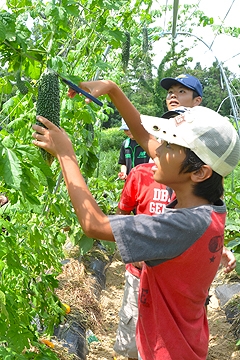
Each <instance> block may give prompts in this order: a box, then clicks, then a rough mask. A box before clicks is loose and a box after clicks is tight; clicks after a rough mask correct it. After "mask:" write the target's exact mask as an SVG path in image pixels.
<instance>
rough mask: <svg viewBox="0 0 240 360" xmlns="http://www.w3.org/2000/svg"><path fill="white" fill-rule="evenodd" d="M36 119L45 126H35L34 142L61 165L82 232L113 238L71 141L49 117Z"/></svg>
mask: <svg viewBox="0 0 240 360" xmlns="http://www.w3.org/2000/svg"><path fill="white" fill-rule="evenodd" d="M37 119H38V120H39V121H40V122H41V123H43V124H44V125H45V126H46V128H44V127H42V126H39V125H36V124H35V125H33V129H34V130H35V131H36V132H35V133H34V134H33V137H34V138H35V140H33V143H34V145H36V146H38V147H40V148H42V149H44V150H46V151H48V152H49V153H51V154H52V155H54V156H55V157H56V158H57V159H58V161H59V163H60V165H61V168H62V173H63V177H64V180H65V183H66V186H67V190H68V193H69V196H70V198H71V202H72V204H73V207H74V209H75V212H76V215H77V217H78V220H79V223H80V225H81V226H82V229H83V231H84V232H85V234H86V235H87V236H89V237H93V238H96V239H100V240H109V241H114V236H113V233H112V229H111V226H110V222H109V219H108V217H107V216H106V215H105V214H104V213H103V212H102V210H101V209H100V208H99V206H98V205H97V203H96V201H95V199H94V197H93V196H92V194H91V192H90V191H89V189H88V187H87V185H86V183H85V181H84V178H83V176H82V174H81V172H80V169H79V166H78V162H77V158H76V155H75V153H74V150H73V147H72V143H71V141H70V139H69V138H68V136H67V134H66V133H65V131H63V130H61V129H59V128H58V127H57V126H55V125H54V124H53V123H51V122H50V121H49V120H47V119H45V118H43V117H42V116H38V117H37Z"/></svg>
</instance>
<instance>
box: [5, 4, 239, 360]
mask: <svg viewBox="0 0 240 360" xmlns="http://www.w3.org/2000/svg"><path fill="white" fill-rule="evenodd" d="M6 4H7V7H6V10H1V11H0V64H1V71H0V74H1V76H0V93H1V97H0V125H1V127H2V130H1V131H0V159H1V161H0V192H1V193H4V194H6V195H7V196H8V198H9V203H8V204H7V205H5V206H3V207H2V208H1V209H0V215H1V216H0V241H1V247H0V358H2V359H26V358H28V359H33V358H34V359H46V358H47V359H56V355H55V354H54V353H53V352H51V351H50V350H48V349H47V348H46V347H45V346H44V345H41V344H40V343H39V342H38V339H39V336H40V335H42V334H44V335H45V336H48V335H51V334H52V333H53V328H54V326H56V325H57V324H59V322H61V321H62V320H63V316H64V310H63V308H62V305H61V303H60V301H59V299H58V298H57V296H56V295H55V292H54V291H55V289H56V288H57V286H58V282H57V280H56V278H57V275H58V274H59V273H60V272H61V260H62V259H63V258H64V254H63V251H62V246H63V244H64V243H65V240H66V234H65V232H64V228H66V227H70V229H71V230H70V234H69V236H70V238H71V240H72V242H73V243H74V244H76V243H80V244H81V249H82V253H85V252H86V251H87V250H88V249H89V244H90V245H91V244H92V242H93V239H88V238H86V237H85V236H84V235H83V232H82V230H81V228H80V226H79V224H78V221H77V219H76V216H75V213H74V210H73V208H72V206H71V203H70V202H69V198H68V195H67V193H66V189H65V186H64V184H63V182H62V181H61V172H60V168H59V165H58V163H57V162H54V163H53V164H52V166H51V168H50V167H48V166H47V165H46V163H45V162H44V160H43V159H42V157H41V153H40V151H39V150H38V149H36V148H35V147H34V146H33V145H32V124H33V123H35V121H36V99H37V89H38V81H39V78H40V75H41V73H42V72H43V71H44V70H45V68H46V67H50V68H52V69H54V70H55V71H56V72H58V73H60V74H61V75H63V76H65V77H67V78H69V79H70V80H72V81H74V82H76V83H78V82H79V81H81V80H91V79H97V78H110V79H112V80H113V81H115V82H117V83H118V84H119V85H120V86H121V87H122V89H123V90H124V91H125V93H126V94H127V96H128V97H129V98H130V100H131V101H132V102H133V103H134V104H135V105H136V107H137V108H138V109H139V111H140V112H141V113H145V114H149V115H156V116H160V115H161V114H162V113H163V112H164V111H165V110H166V108H165V95H166V94H165V91H164V90H163V89H162V88H160V85H159V81H160V79H161V78H163V77H165V76H175V75H178V74H179V73H183V72H184V73H186V72H190V73H192V74H193V75H196V76H198V77H199V79H200V80H201V81H202V83H203V84H204V105H207V106H209V107H211V108H212V109H214V110H217V108H218V106H219V104H220V103H221V102H222V101H223V100H224V99H225V98H226V97H227V92H226V88H225V87H222V85H221V79H220V75H219V69H218V68H217V64H213V66H212V67H211V68H210V69H202V68H201V65H200V64H196V66H195V68H194V69H192V67H191V69H190V67H189V66H190V64H191V61H192V59H191V58H187V57H186V52H187V50H188V49H186V48H184V46H183V44H178V45H180V50H177V51H176V45H177V44H176V42H175V40H173V39H170V40H169V52H168V53H167V54H166V56H165V57H164V59H163V60H162V62H161V63H160V64H159V67H158V68H157V69H155V70H156V73H157V75H156V76H155V75H153V70H154V67H153V64H152V59H153V53H152V45H153V43H154V42H156V41H159V40H160V34H161V32H162V30H163V29H161V28H160V27H158V26H156V24H157V19H158V18H160V17H161V16H163V14H164V13H165V12H166V11H168V12H170V13H172V7H171V6H169V7H167V8H166V7H165V6H163V7H161V8H159V10H154V11H152V10H151V5H152V1H151V0H144V1H141V0H135V1H130V0H119V1H117V2H116V1H113V0H91V1H90V0H81V1H75V0H61V1H60V0H59V1H58V0H50V1H40V0H7V1H6ZM191 7H192V6H191V5H189V6H187V7H184V8H182V9H180V11H179V15H178V17H179V18H178V21H179V22H178V23H179V25H178V26H179V30H181V31H188V30H189V31H190V30H191V28H192V26H193V25H194V24H199V26H211V25H212V24H213V19H212V18H210V19H209V18H207V17H206V16H205V15H204V14H203V13H202V12H200V11H197V12H195V16H194V17H193V18H192V19H190V20H188V21H185V19H186V14H187V13H188V11H189V10H190V9H191ZM167 26H168V30H171V21H170V22H169V24H168V25H167ZM216 29H217V27H216ZM146 30H147V34H146ZM221 31H224V28H221ZM126 32H128V33H129V34H130V50H129V51H130V53H129V59H128V63H127V66H126V62H125V66H124V67H123V61H122V60H123V59H122V46H123V42H124V41H125V34H126ZM226 32H227V33H229V34H231V35H232V36H238V34H239V32H238V31H237V29H235V28H234V29H229V28H227V29H226ZM146 35H148V37H146ZM227 74H228V78H229V80H230V82H231V86H232V87H233V89H234V91H235V92H239V86H240V82H239V79H237V78H236V77H235V76H234V74H231V73H230V72H227ZM66 93H67V88H66V86H65V85H64V84H63V83H60V95H61V126H62V127H63V128H64V129H65V130H66V131H67V133H68V134H69V136H70V138H71V140H72V141H73V144H74V147H75V150H76V153H77V157H78V161H79V165H80V167H81V170H82V172H83V174H84V176H85V179H86V181H87V182H88V185H89V187H90V188H91V191H92V192H93V194H94V196H95V197H96V200H97V202H98V203H99V205H100V206H101V208H102V209H103V211H104V212H105V213H108V214H110V213H114V211H115V208H116V205H117V201H118V198H119V195H120V191H121V188H122V185H123V184H122V183H121V182H119V181H117V180H116V178H117V173H118V170H119V167H118V164H117V160H118V151H119V147H120V144H121V141H122V140H123V133H122V132H121V131H119V130H118V126H120V120H121V116H120V115H119V114H118V113H117V112H116V109H114V107H113V106H112V105H111V104H109V99H108V98H107V97H105V98H104V97H103V99H101V100H103V102H104V106H103V107H102V108H100V107H98V106H97V105H95V104H90V105H86V103H85V102H84V98H83V97H79V96H76V97H75V98H74V99H69V98H68V97H67V95H66ZM220 112H221V113H222V114H224V115H231V107H230V103H229V101H225V102H224V103H223V105H222V107H221V109H220ZM102 124H103V125H104V124H105V125H106V127H110V129H109V130H106V131H103V130H102ZM112 126H114V129H111V127H112ZM235 174H238V170H237V171H236V173H235ZM235 174H234V178H233V180H232V178H229V180H228V179H227V182H226V184H227V192H226V199H227V204H228V206H229V210H230V211H229V219H228V224H227V238H226V239H227V241H229V246H230V247H232V248H233V249H234V250H235V252H236V254H238V252H239V253H240V241H239V226H238V225H239V186H238V183H237V180H236V179H237V175H235ZM9 220H10V221H9ZM32 346H35V347H36V348H37V349H38V355H36V353H35V352H34V351H33V350H32ZM23 350H24V352H23Z"/></svg>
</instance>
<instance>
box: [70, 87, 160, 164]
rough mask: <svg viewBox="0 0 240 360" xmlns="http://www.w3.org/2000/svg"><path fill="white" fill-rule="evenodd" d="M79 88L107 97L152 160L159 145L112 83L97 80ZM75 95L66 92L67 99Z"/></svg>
mask: <svg viewBox="0 0 240 360" xmlns="http://www.w3.org/2000/svg"><path fill="white" fill-rule="evenodd" d="M80 87H81V88H82V89H84V90H85V91H87V92H89V93H91V94H92V95H93V96H95V97H99V96H101V95H108V96H109V97H110V99H111V101H112V102H113V104H114V105H115V106H116V108H117V109H118V111H119V112H120V114H121V115H122V117H123V118H124V120H125V121H126V123H127V125H128V127H129V129H130V130H131V133H132V135H133V136H134V139H135V140H136V141H137V143H138V144H140V145H141V146H142V148H143V149H144V150H145V151H147V153H148V154H149V155H150V156H151V157H152V158H154V157H155V150H156V148H157V147H158V146H159V143H158V142H157V140H156V139H155V138H154V137H153V136H152V135H150V134H149V133H148V132H147V131H146V130H145V129H144V127H143V126H142V124H141V119H140V113H139V112H138V110H137V109H136V108H135V107H134V105H133V104H132V103H131V102H130V101H129V99H128V98H127V97H126V95H125V94H124V93H123V91H122V90H121V89H120V88H119V87H118V86H117V85H116V84H115V83H114V82H113V81H111V80H97V81H87V82H81V83H80ZM75 94H76V93H75V92H74V91H73V90H71V89H70V90H69V92H68V95H69V97H74V96H75ZM85 101H86V102H90V101H91V100H90V99H87V98H86V100H85Z"/></svg>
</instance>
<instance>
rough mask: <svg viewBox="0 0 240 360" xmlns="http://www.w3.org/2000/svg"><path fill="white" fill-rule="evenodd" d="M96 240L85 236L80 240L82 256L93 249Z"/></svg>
mask: <svg viewBox="0 0 240 360" xmlns="http://www.w3.org/2000/svg"><path fill="white" fill-rule="evenodd" d="M93 242H94V240H93V239H92V238H89V237H88V236H86V235H85V234H83V235H82V237H81V239H80V240H79V243H78V244H79V246H80V249H81V254H82V255H84V254H86V253H87V252H88V251H89V250H91V248H92V247H93Z"/></svg>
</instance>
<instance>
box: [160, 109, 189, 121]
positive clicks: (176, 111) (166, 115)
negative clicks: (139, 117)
mask: <svg viewBox="0 0 240 360" xmlns="http://www.w3.org/2000/svg"><path fill="white" fill-rule="evenodd" d="M189 109H190V108H188V107H185V106H178V107H176V108H175V109H174V110H169V111H167V112H165V113H164V114H163V115H162V116H161V117H162V118H164V119H170V118H171V117H175V116H177V115H180V114H183V113H184V112H185V111H187V110H189Z"/></svg>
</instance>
